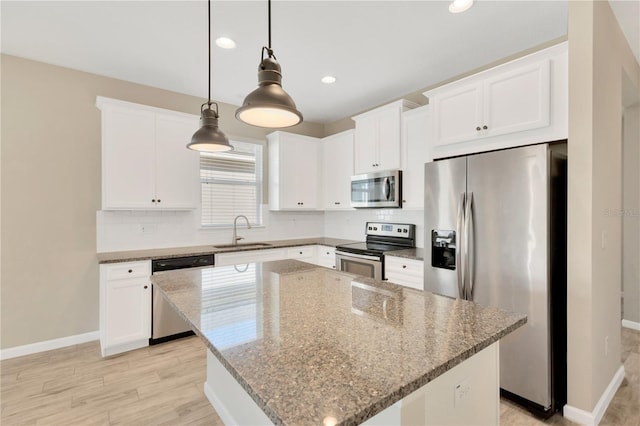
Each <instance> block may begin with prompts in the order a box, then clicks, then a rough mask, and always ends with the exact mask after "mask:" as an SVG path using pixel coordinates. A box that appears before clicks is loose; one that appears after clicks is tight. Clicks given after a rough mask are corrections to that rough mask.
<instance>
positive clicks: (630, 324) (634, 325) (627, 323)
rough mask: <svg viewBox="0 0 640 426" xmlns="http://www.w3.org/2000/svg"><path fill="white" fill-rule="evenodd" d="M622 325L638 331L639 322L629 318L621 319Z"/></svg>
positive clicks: (639, 328) (639, 327) (639, 329)
mask: <svg viewBox="0 0 640 426" xmlns="http://www.w3.org/2000/svg"><path fill="white" fill-rule="evenodd" d="M622 326H623V327H624V328H630V329H632V330H638V331H640V322H635V321H629V320H622Z"/></svg>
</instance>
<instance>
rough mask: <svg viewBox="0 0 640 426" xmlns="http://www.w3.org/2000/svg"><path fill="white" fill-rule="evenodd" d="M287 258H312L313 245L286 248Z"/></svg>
mask: <svg viewBox="0 0 640 426" xmlns="http://www.w3.org/2000/svg"><path fill="white" fill-rule="evenodd" d="M287 258H289V259H312V258H313V246H302V247H291V248H289V249H287Z"/></svg>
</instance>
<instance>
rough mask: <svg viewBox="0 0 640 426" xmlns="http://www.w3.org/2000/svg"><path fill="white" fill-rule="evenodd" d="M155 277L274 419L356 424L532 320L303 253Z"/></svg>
mask: <svg viewBox="0 0 640 426" xmlns="http://www.w3.org/2000/svg"><path fill="white" fill-rule="evenodd" d="M151 281H152V283H153V284H154V285H155V286H156V287H157V288H159V289H160V291H161V292H162V293H163V294H164V296H165V297H166V298H167V299H168V300H169V302H170V303H171V304H172V305H173V306H174V307H175V308H176V309H177V311H178V312H180V314H181V315H182V316H183V317H184V318H185V319H186V320H187V321H188V322H190V323H191V325H192V327H193V329H194V330H195V331H196V333H197V334H198V335H199V336H200V337H201V338H202V339H203V341H204V342H205V343H206V345H207V346H208V348H209V349H210V350H211V352H212V353H213V354H214V355H215V356H216V357H217V358H218V359H219V360H220V362H221V363H222V364H223V365H224V366H225V368H226V369H227V370H228V371H229V372H230V373H231V374H232V375H233V377H234V378H235V379H236V380H237V381H238V383H239V384H240V385H241V386H242V387H243V388H244V389H245V390H246V391H247V393H248V394H249V395H250V396H251V398H253V400H254V401H255V402H256V403H257V405H258V406H259V407H260V408H261V409H262V410H263V411H264V412H265V414H266V415H267V416H268V417H269V418H270V419H271V420H272V421H273V422H274V423H275V424H288V425H297V424H322V423H323V419H326V418H334V419H336V420H337V423H338V424H357V423H361V422H363V421H364V420H366V419H368V418H370V417H372V416H374V415H375V414H377V413H378V412H380V411H382V410H383V409H385V408H387V407H389V406H391V405H392V404H394V403H395V402H396V401H398V400H400V399H402V398H404V397H406V396H407V395H409V394H410V393H412V392H413V391H415V390H417V389H418V388H420V387H421V386H423V385H425V384H426V383H428V382H430V381H431V380H433V379H434V378H436V377H438V376H439V375H441V374H443V373H444V372H446V371H447V370H449V369H451V368H453V367H454V366H456V365H457V364H459V363H461V362H462V361H464V360H465V359H467V358H469V357H471V356H472V355H473V354H475V353H477V352H479V351H480V350H482V349H484V348H486V347H487V346H489V345H490V344H492V343H494V342H496V341H497V340H499V339H500V338H502V337H503V336H505V335H506V334H508V333H510V332H512V331H513V330H515V329H516V328H518V327H520V326H522V325H524V324H525V323H526V316H525V315H521V314H513V313H507V312H505V311H503V310H500V309H498V308H486V307H481V306H480V305H476V304H474V303H472V302H468V301H464V300H460V299H450V298H447V297H443V296H438V295H434V294H432V293H429V292H422V291H417V290H413V289H409V288H406V287H401V286H398V285H395V284H392V283H388V282H382V281H375V280H372V279H369V278H363V277H358V276H356V275H351V274H347V273H343V272H336V271H333V270H330V269H326V268H322V267H318V266H315V265H311V264H308V263H304V262H299V261H296V260H281V261H275V262H265V263H252V264H249V265H242V267H240V266H238V265H236V266H224V267H217V268H211V267H207V268H197V269H187V270H180V271H170V272H165V273H160V274H156V275H153V276H152V277H151ZM385 300H386V302H385V303H383V302H384V301H385Z"/></svg>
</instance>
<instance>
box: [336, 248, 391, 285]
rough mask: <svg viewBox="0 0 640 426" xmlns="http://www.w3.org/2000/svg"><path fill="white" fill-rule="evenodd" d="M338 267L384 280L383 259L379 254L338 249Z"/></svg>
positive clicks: (339, 269) (345, 270) (352, 272)
mask: <svg viewBox="0 0 640 426" xmlns="http://www.w3.org/2000/svg"><path fill="white" fill-rule="evenodd" d="M336 269H337V270H338V271H344V272H348V273H350V274H355V275H361V276H363V277H369V278H373V279H376V280H382V259H381V258H380V257H379V256H371V255H367V254H355V253H345V252H343V251H337V250H336Z"/></svg>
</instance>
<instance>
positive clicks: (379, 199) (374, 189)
mask: <svg viewBox="0 0 640 426" xmlns="http://www.w3.org/2000/svg"><path fill="white" fill-rule="evenodd" d="M351 207H355V208H380V207H383V208H400V207H402V171H401V170H388V171H381V172H375V173H367V174H362V175H355V176H351Z"/></svg>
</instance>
